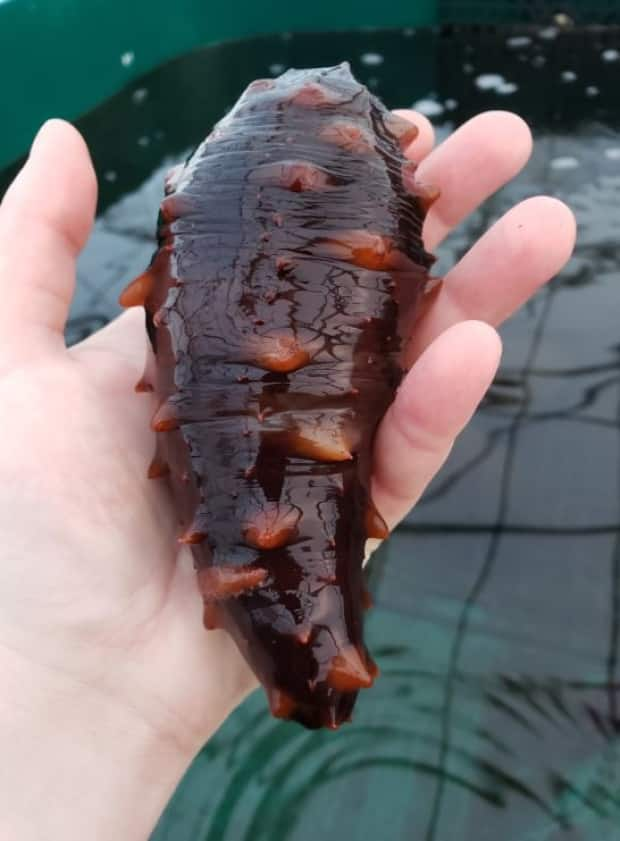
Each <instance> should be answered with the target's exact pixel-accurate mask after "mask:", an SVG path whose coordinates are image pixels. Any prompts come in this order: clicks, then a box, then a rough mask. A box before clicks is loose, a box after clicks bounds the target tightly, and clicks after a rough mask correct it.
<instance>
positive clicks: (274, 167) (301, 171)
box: [248, 161, 335, 193]
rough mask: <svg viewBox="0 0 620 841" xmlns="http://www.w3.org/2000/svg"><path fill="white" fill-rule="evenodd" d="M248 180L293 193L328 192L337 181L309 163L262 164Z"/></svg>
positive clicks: (283, 162) (279, 162) (278, 162)
mask: <svg viewBox="0 0 620 841" xmlns="http://www.w3.org/2000/svg"><path fill="white" fill-rule="evenodd" d="M248 180H249V181H252V182H253V183H256V184H263V185H265V186H272V187H282V189H284V190H291V191H292V192H293V193H305V192H308V191H316V190H326V189H328V188H329V187H333V186H334V184H335V179H334V177H333V176H332V175H330V174H329V172H326V170H324V169H322V168H321V167H320V166H316V165H315V164H311V163H309V162H308V161H277V162H273V163H267V164H261V166H258V167H257V168H256V169H255V170H253V171H252V172H251V173H250V175H249V176H248Z"/></svg>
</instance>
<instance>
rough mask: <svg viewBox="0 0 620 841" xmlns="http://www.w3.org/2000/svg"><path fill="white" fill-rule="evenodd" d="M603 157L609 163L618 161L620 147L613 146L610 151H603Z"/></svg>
mask: <svg viewBox="0 0 620 841" xmlns="http://www.w3.org/2000/svg"><path fill="white" fill-rule="evenodd" d="M605 157H606V158H608V159H609V160H610V161H620V146H613V147H612V148H611V149H605Z"/></svg>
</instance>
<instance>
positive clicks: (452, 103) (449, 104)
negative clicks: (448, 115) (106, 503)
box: [444, 99, 458, 111]
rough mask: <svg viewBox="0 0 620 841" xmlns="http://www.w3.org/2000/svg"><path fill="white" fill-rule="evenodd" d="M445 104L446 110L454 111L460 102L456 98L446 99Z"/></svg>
mask: <svg viewBox="0 0 620 841" xmlns="http://www.w3.org/2000/svg"><path fill="white" fill-rule="evenodd" d="M444 105H445V107H446V110H448V111H454V109H455V108H456V107H457V106H458V102H457V101H456V99H446V101H445V102H444Z"/></svg>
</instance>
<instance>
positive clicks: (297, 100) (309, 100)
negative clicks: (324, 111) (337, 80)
mask: <svg viewBox="0 0 620 841" xmlns="http://www.w3.org/2000/svg"><path fill="white" fill-rule="evenodd" d="M342 101H343V97H342V95H341V94H339V93H337V92H336V91H333V90H330V89H329V88H326V87H325V85H321V84H320V83H319V82H308V83H307V84H305V85H303V86H302V87H301V88H299V90H297V91H295V93H294V94H293V95H292V96H291V98H290V99H289V102H290V103H292V104H293V105H301V106H302V107H304V108H321V107H322V106H326V105H338V104H339V103H341V102H342Z"/></svg>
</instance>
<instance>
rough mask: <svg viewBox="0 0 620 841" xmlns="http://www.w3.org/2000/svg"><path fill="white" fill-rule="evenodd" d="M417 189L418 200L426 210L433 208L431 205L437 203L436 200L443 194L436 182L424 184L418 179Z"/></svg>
mask: <svg viewBox="0 0 620 841" xmlns="http://www.w3.org/2000/svg"><path fill="white" fill-rule="evenodd" d="M415 189H416V196H417V197H418V201H419V202H420V204H421V205H422V207H423V209H424V211H426V212H428V211H429V210H430V209H431V207H432V206H433V205H434V204H435V202H436V201H437V199H438V198H439V197H440V195H441V190H440V189H439V187H436V186H435V185H434V184H422V183H421V182H419V181H417V182H416V185H415Z"/></svg>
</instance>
